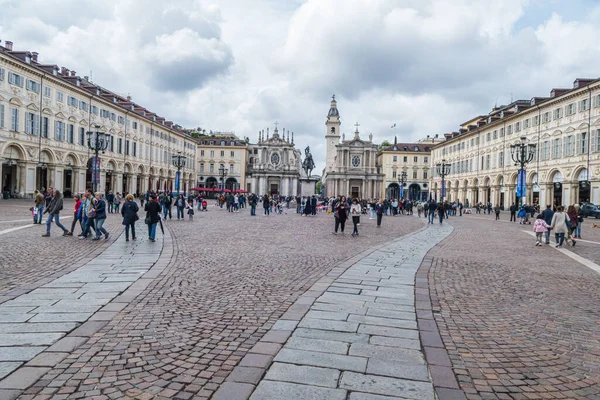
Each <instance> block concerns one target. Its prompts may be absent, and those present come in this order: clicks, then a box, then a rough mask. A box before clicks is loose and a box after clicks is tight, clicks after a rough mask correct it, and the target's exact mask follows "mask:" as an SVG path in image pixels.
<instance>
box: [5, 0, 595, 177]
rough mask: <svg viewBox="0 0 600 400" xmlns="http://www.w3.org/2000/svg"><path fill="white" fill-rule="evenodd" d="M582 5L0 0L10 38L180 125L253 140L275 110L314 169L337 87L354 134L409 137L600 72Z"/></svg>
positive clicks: (479, 0)
mask: <svg viewBox="0 0 600 400" xmlns="http://www.w3.org/2000/svg"><path fill="white" fill-rule="evenodd" d="M584 5H585V3H580V2H578V3H577V4H576V5H574V3H572V2H567V0H558V1H556V2H551V3H548V2H542V1H539V0H507V1H502V2H489V1H484V0H455V1H452V2H449V1H445V0H345V1H343V2H342V1H338V0H306V1H302V0H288V1H279V0H256V1H253V2H251V3H250V2H247V1H245V0H220V1H218V2H216V1H215V2H213V3H209V2H205V1H199V0H170V1H169V2H165V1H162V0H147V1H143V2H142V1H141V0H123V1H117V0H108V1H104V2H98V1H94V0H57V1H47V0H28V1H20V0H0V9H2V14H0V37H1V38H2V39H3V40H13V41H14V42H15V48H17V49H28V50H32V51H38V52H40V60H41V61H42V62H48V63H56V64H58V65H61V66H62V65H64V66H66V67H67V68H70V69H74V70H76V71H78V72H79V74H81V75H88V74H89V71H90V70H93V78H94V80H95V81H96V82H98V83H99V84H101V85H102V86H105V87H107V88H110V89H112V90H114V91H116V92H119V93H122V94H127V93H130V94H131V95H132V96H133V97H134V100H135V101H137V102H139V103H140V104H143V105H145V106H146V107H148V108H150V109H152V110H153V111H155V112H157V113H159V114H160V115H163V116H165V117H167V118H168V119H170V120H173V121H176V122H178V123H180V124H182V125H185V126H202V127H205V128H208V129H215V130H217V129H218V130H235V131H236V132H237V133H238V135H240V136H242V137H243V136H249V137H250V138H251V140H256V137H257V132H258V130H260V129H266V127H271V128H272V127H273V122H274V121H275V120H278V121H279V122H280V124H281V125H280V127H285V128H286V129H289V130H292V131H294V132H295V139H296V143H297V144H298V146H299V147H300V148H304V147H305V146H306V145H310V146H311V149H313V152H314V156H315V159H316V161H317V169H319V168H321V167H322V165H323V164H322V160H323V159H324V146H325V141H324V138H323V135H324V133H325V125H324V124H325V118H326V114H327V111H328V109H329V99H330V96H331V94H332V93H336V94H337V95H338V107H339V109H340V113H341V115H342V123H343V125H342V128H343V131H344V132H346V134H347V136H349V135H351V134H352V132H353V126H352V125H353V124H354V122H355V121H358V122H359V123H360V124H361V135H362V136H363V137H367V136H368V133H369V132H372V133H373V134H374V137H375V140H376V141H382V140H384V139H388V140H391V139H392V138H393V136H394V135H395V134H397V135H398V139H399V140H401V141H409V140H416V139H419V138H421V137H424V136H426V135H428V134H429V135H435V134H443V133H444V132H447V131H450V130H453V129H456V128H457V127H458V124H459V123H461V122H463V121H465V120H467V119H469V118H471V117H472V116H474V115H477V114H481V113H485V112H487V111H488V110H489V109H490V107H491V106H492V105H493V104H494V103H495V102H498V103H506V102H508V101H509V100H510V97H511V93H512V96H513V97H514V98H515V99H516V98H530V97H533V96H543V95H547V93H548V92H549V90H550V89H551V88H552V87H561V86H569V85H570V84H571V82H572V80H573V79H574V78H575V77H595V76H597V75H598V72H597V65H598V64H599V62H600V51H598V50H599V48H598V47H599V45H598V43H597V40H596V38H597V37H598V36H599V35H598V34H599V33H600V32H599V30H600V28H598V26H600V24H599V23H598V22H600V20H599V18H600V7H596V8H595V9H590V10H586V9H582V10H581V11H580V12H579V13H574V12H571V15H577V14H578V15H581V18H580V19H579V20H569V19H567V18H566V17H564V16H563V15H562V14H561V12H560V10H565V9H567V8H568V7H571V8H572V7H575V6H577V7H584ZM559 6H560V7H562V8H559ZM541 7H542V8H543V7H546V8H543V9H542V8H541ZM549 7H550V9H552V7H556V10H557V11H556V12H555V13H554V14H552V13H551V12H548V10H549ZM530 13H535V16H533V15H531V14H530ZM543 13H545V15H548V16H549V17H547V18H545V19H544V20H542V19H539V15H542V14H543ZM534 17H536V18H534ZM533 20H535V21H536V22H535V24H534V25H532V24H531V23H530V24H528V23H527V21H533ZM393 123H396V124H397V127H396V128H395V129H390V128H389V127H390V125H391V124H393Z"/></svg>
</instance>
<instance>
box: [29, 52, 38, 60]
mask: <svg viewBox="0 0 600 400" xmlns="http://www.w3.org/2000/svg"><path fill="white" fill-rule="evenodd" d="M38 55H39V53H38V52H37V51H34V52H32V53H31V60H32V61H34V62H38Z"/></svg>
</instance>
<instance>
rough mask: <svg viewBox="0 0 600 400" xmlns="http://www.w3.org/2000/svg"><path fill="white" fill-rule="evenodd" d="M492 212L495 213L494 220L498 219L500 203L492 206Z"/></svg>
mask: <svg viewBox="0 0 600 400" xmlns="http://www.w3.org/2000/svg"><path fill="white" fill-rule="evenodd" d="M494 213H495V214H496V221H498V220H499V219H500V205H498V204H496V206H495V207H494Z"/></svg>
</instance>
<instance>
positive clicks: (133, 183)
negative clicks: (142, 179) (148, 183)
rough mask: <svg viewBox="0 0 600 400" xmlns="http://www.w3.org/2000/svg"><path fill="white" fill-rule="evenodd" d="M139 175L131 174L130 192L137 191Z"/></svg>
mask: <svg viewBox="0 0 600 400" xmlns="http://www.w3.org/2000/svg"><path fill="white" fill-rule="evenodd" d="M137 178H138V177H137V175H132V176H131V190H130V191H129V193H135V192H136V191H137Z"/></svg>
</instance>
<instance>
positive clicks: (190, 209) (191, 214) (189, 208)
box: [186, 199, 194, 222]
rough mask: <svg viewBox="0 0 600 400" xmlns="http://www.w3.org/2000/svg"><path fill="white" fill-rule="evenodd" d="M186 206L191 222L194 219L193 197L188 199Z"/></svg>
mask: <svg viewBox="0 0 600 400" xmlns="http://www.w3.org/2000/svg"><path fill="white" fill-rule="evenodd" d="M186 208H187V213H188V215H189V218H190V222H192V221H193V220H194V203H193V201H192V199H190V200H189V201H188V203H187V207H186Z"/></svg>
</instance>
